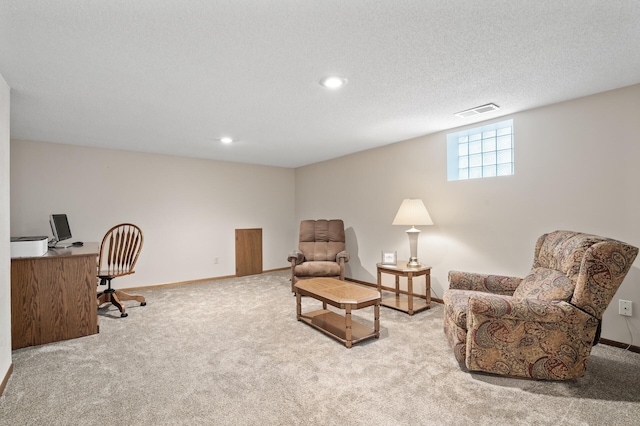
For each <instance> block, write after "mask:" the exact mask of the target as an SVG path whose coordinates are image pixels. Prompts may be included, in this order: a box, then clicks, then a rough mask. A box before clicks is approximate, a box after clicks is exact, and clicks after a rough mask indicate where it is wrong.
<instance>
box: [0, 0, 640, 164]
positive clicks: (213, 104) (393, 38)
mask: <svg viewBox="0 0 640 426" xmlns="http://www.w3.org/2000/svg"><path fill="white" fill-rule="evenodd" d="M638 46H640V1H638V0H606V1H604V0H603V1H591V0H563V1H558V0H536V1H515V0H485V1H469V0H447V1H442V0H376V1H370V0H348V1H345V0H322V1H303V0H226V1H223V0H216V1H212V0H190V1H184V0H182V1H178V0H173V1H170V0H136V1H130V0H110V1H98V0H91V1H72V0H67V1H60V0H1V1H0V74H2V76H3V77H4V78H5V80H6V81H7V83H8V84H9V86H11V88H12V92H11V137H12V138H15V139H26V140H37V141H48V142H61V143H70V144H77V145H87V146H96V147H107V148H115V149H125V150H134V151H144V152H156V153H165V154H175V155H181V156H189V157H201V158H211V159H219V160H225V161H237V162H245V163H255V164H265V165H275V166H284V167H298V166H302V165H306V164H310V163H315V162H319V161H323V160H327V159H331V158H335V157H339V156H342V155H346V154H349V153H353V152H357V151H361V150H365V149H369V148H373V147H377V146H382V145H386V144H390V143H394V142H398V141H401V140H406V139H409V138H413V137H416V136H420V135H424V134H428V133H433V132H436V131H440V130H443V129H449V128H454V127H458V126H462V125H466V124H469V123H473V122H474V121H480V120H486V119H490V118H495V117H498V116H500V115H506V114H510V113H513V112H517V111H522V110H526V109H530V108H534V107H538V106H542V105H547V104H551V103H555V102H560V101H563V100H568V99H573V98H577V97H581V96H585V95H589V94H593V93H598V92H602V91H605V90H610V89H614V88H618V87H623V86H628V85H632V84H636V83H639V82H640V48H639V47H638ZM334 73H336V74H340V75H342V76H345V77H347V78H348V80H349V81H348V84H347V85H346V86H345V87H344V88H343V89H342V90H340V91H328V90H326V89H323V88H322V87H321V86H320V85H319V84H318V81H319V80H320V79H321V78H322V77H323V76H325V75H328V74H334ZM489 102H493V103H496V104H498V105H499V106H500V107H501V109H500V110H499V111H497V112H491V113H488V114H484V115H481V116H478V117H474V118H467V119H461V118H458V117H455V116H454V115H453V114H454V113H455V112H458V111H461V110H465V109H468V108H472V107H475V106H478V105H481V104H485V103H489ZM225 135H229V136H232V137H234V138H236V139H237V142H235V143H234V144H232V145H223V144H221V143H220V142H219V141H218V140H217V139H218V138H220V137H221V136H225Z"/></svg>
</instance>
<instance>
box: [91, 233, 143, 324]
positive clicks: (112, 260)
mask: <svg viewBox="0 0 640 426" xmlns="http://www.w3.org/2000/svg"><path fill="white" fill-rule="evenodd" d="M143 241H144V237H143V235H142V231H141V230H140V228H138V227H137V226H136V225H133V224H131V223H122V224H120V225H116V226H114V227H113V228H111V229H109V231H108V232H107V233H106V235H105V236H104V238H103V239H102V243H101V244H100V258H99V260H98V278H100V285H106V286H107V289H106V290H105V291H103V292H101V293H98V307H100V306H101V305H103V304H105V303H112V304H113V305H114V306H115V307H117V308H118V309H119V310H120V316H121V317H126V316H127V315H128V314H127V313H126V309H125V307H124V305H123V304H122V302H123V301H125V300H136V301H138V302H140V306H146V304H147V302H146V301H145V299H144V296H133V295H131V294H128V293H125V292H124V291H121V290H116V289H113V288H111V280H112V279H114V278H117V277H122V276H125V275H131V274H133V273H135V271H134V270H133V267H134V266H135V264H136V262H137V261H138V256H139V255H140V250H142V242H143Z"/></svg>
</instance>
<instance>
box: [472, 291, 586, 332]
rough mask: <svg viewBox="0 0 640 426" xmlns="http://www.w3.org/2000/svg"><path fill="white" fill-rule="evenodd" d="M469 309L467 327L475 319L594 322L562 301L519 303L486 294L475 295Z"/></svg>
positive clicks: (520, 300) (507, 297)
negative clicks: (477, 317)
mask: <svg viewBox="0 0 640 426" xmlns="http://www.w3.org/2000/svg"><path fill="white" fill-rule="evenodd" d="M468 306H469V310H468V314H467V326H469V325H470V324H469V318H470V317H474V316H484V317H488V318H495V319H500V320H511V321H535V322H538V323H559V322H563V321H564V322H570V323H583V322H584V321H586V320H588V319H589V318H594V317H593V316H591V315H589V314H587V313H586V312H584V311H582V310H580V309H578V308H576V307H575V306H573V305H571V304H570V303H567V302H565V301H562V300H538V299H519V298H516V297H513V296H503V295H499V294H489V293H477V294H474V295H473V296H471V297H470V298H469V305H468ZM572 317H574V318H573V319H571V318H572Z"/></svg>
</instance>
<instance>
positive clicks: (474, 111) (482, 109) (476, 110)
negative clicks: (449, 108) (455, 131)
mask: <svg viewBox="0 0 640 426" xmlns="http://www.w3.org/2000/svg"><path fill="white" fill-rule="evenodd" d="M497 109H500V107H499V106H498V105H496V104H486V105H481V106H478V107H475V108H471V109H466V110H464V111H460V112H456V113H455V114H454V115H457V116H458V117H462V118H466V117H471V116H473V115H478V114H484V113H485V112H489V111H495V110H497Z"/></svg>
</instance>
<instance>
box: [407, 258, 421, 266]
mask: <svg viewBox="0 0 640 426" xmlns="http://www.w3.org/2000/svg"><path fill="white" fill-rule="evenodd" d="M421 265H422V264H421V263H420V262H418V258H417V257H410V258H409V261H408V262H407V266H408V267H410V268H417V267H418V266H421Z"/></svg>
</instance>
